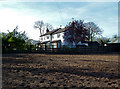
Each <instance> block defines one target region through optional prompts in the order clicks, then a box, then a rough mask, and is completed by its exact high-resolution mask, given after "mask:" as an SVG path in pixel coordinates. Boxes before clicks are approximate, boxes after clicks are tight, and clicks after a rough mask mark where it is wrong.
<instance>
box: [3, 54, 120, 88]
mask: <svg viewBox="0 0 120 89" xmlns="http://www.w3.org/2000/svg"><path fill="white" fill-rule="evenodd" d="M2 61H3V65H2V69H3V72H2V73H3V75H2V76H3V80H2V83H3V87H6V88H8V87H29V88H39V87H118V86H119V83H118V80H119V78H118V55H112V54H111V55H61V54H59V55H58V54H3V59H2Z"/></svg>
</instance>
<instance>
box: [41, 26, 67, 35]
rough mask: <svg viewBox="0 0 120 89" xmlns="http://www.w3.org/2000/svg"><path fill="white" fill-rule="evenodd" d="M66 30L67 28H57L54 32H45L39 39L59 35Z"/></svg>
mask: <svg viewBox="0 0 120 89" xmlns="http://www.w3.org/2000/svg"><path fill="white" fill-rule="evenodd" d="M67 29H68V27H67V28H58V29H54V30H52V31H49V32H47V33H45V34H43V35H41V36H40V37H42V36H45V35H51V34H57V33H61V32H64V31H66V30H67Z"/></svg>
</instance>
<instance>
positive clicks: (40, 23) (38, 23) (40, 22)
mask: <svg viewBox="0 0 120 89" xmlns="http://www.w3.org/2000/svg"><path fill="white" fill-rule="evenodd" d="M43 26H44V22H43V21H42V20H41V21H36V22H35V24H34V28H36V29H37V28H38V29H39V30H40V35H42V33H41V31H42V28H43Z"/></svg>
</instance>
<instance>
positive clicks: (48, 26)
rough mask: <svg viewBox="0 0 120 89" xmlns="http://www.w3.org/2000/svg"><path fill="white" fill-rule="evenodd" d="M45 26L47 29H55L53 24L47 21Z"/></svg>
mask: <svg viewBox="0 0 120 89" xmlns="http://www.w3.org/2000/svg"><path fill="white" fill-rule="evenodd" d="M45 27H46V29H48V30H49V31H51V30H53V26H52V25H51V24H49V23H46V24H45Z"/></svg>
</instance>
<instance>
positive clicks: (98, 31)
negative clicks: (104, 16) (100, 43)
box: [85, 22, 103, 41]
mask: <svg viewBox="0 0 120 89" xmlns="http://www.w3.org/2000/svg"><path fill="white" fill-rule="evenodd" d="M85 27H86V29H88V30H89V32H90V41H93V40H94V38H95V36H97V35H101V34H102V33H103V31H102V30H101V29H100V28H99V27H98V26H97V25H96V24H95V23H94V22H88V23H85Z"/></svg>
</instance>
